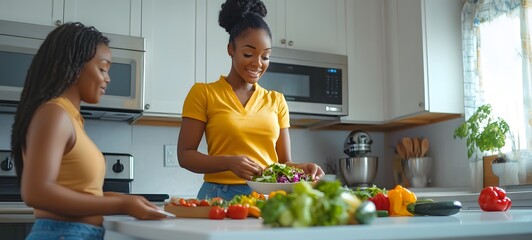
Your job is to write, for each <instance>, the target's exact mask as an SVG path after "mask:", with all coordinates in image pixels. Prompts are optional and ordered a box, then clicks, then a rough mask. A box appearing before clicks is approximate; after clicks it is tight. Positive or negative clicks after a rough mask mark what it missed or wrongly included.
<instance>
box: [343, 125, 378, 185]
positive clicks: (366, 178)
mask: <svg viewBox="0 0 532 240" xmlns="http://www.w3.org/2000/svg"><path fill="white" fill-rule="evenodd" d="M372 143H373V140H372V139H371V137H370V136H369V134H368V133H366V132H364V131H361V130H356V131H352V132H351V133H350V134H349V135H348V136H347V138H346V139H345V142H344V153H345V154H347V156H349V157H347V158H340V159H339V162H338V166H339V168H340V174H339V175H340V178H341V179H342V181H343V182H344V183H345V184H346V185H347V186H348V187H351V188H357V187H369V186H371V185H372V183H373V180H374V179H375V175H376V174H377V167H378V157H375V156H369V155H368V154H369V153H371V144H372Z"/></svg>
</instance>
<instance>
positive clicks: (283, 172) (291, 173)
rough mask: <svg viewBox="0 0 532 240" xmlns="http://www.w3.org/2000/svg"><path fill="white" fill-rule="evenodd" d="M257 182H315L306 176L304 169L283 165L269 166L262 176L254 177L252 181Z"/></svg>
mask: <svg viewBox="0 0 532 240" xmlns="http://www.w3.org/2000/svg"><path fill="white" fill-rule="evenodd" d="M251 180H252V181H255V182H269V183H292V182H301V181H309V182H311V181H313V179H312V177H311V176H310V175H308V174H305V172H304V171H303V169H300V168H297V167H292V166H288V165H286V164H282V163H274V164H271V165H269V166H268V167H267V168H266V169H264V171H263V172H262V175H260V176H253V178H252V179H251Z"/></svg>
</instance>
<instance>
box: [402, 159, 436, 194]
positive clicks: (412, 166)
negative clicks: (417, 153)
mask: <svg viewBox="0 0 532 240" xmlns="http://www.w3.org/2000/svg"><path fill="white" fill-rule="evenodd" d="M432 164H433V160H432V157H419V158H409V159H404V160H401V165H402V167H403V171H404V173H405V176H406V178H407V179H408V181H409V182H410V185H411V186H412V187H415V188H420V187H426V186H427V185H428V183H429V182H430V181H431V176H432V175H431V174H432Z"/></svg>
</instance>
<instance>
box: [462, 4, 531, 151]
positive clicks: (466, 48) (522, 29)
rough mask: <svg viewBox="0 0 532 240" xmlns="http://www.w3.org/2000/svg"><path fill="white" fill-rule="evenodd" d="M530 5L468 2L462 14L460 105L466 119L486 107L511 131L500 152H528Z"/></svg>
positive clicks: (529, 140) (529, 129)
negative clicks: (490, 108) (479, 108)
mask: <svg viewBox="0 0 532 240" xmlns="http://www.w3.org/2000/svg"><path fill="white" fill-rule="evenodd" d="M531 5H532V0H467V1H466V2H465V4H464V8H463V11H462V50H463V64H464V105H465V118H466V119H468V118H469V117H470V116H471V115H472V114H473V112H474V111H475V110H476V109H477V107H479V106H481V105H483V104H486V103H489V104H491V105H492V108H493V114H494V115H495V116H499V117H502V118H503V119H504V120H506V121H507V122H508V124H509V125H510V131H511V137H510V138H508V140H510V141H507V142H506V146H505V147H504V148H503V149H502V150H503V152H510V151H512V150H517V149H532V131H531V124H532V108H531V107H532V103H531V100H532V99H531V92H532V91H531V87H532V86H531V83H530V75H531V74H530V61H531V57H532V56H531V54H530V53H531V52H530V36H529V33H530V30H531V29H530V27H531V25H532V24H530V23H529V22H528V21H529V19H530V8H531Z"/></svg>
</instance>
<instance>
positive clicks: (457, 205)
mask: <svg viewBox="0 0 532 240" xmlns="http://www.w3.org/2000/svg"><path fill="white" fill-rule="evenodd" d="M460 209H462V203H461V202H459V201H442V202H423V203H411V204H409V205H408V206H407V210H408V211H409V212H410V213H412V214H414V215H428V216H450V215H454V214H456V213H458V212H460Z"/></svg>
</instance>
